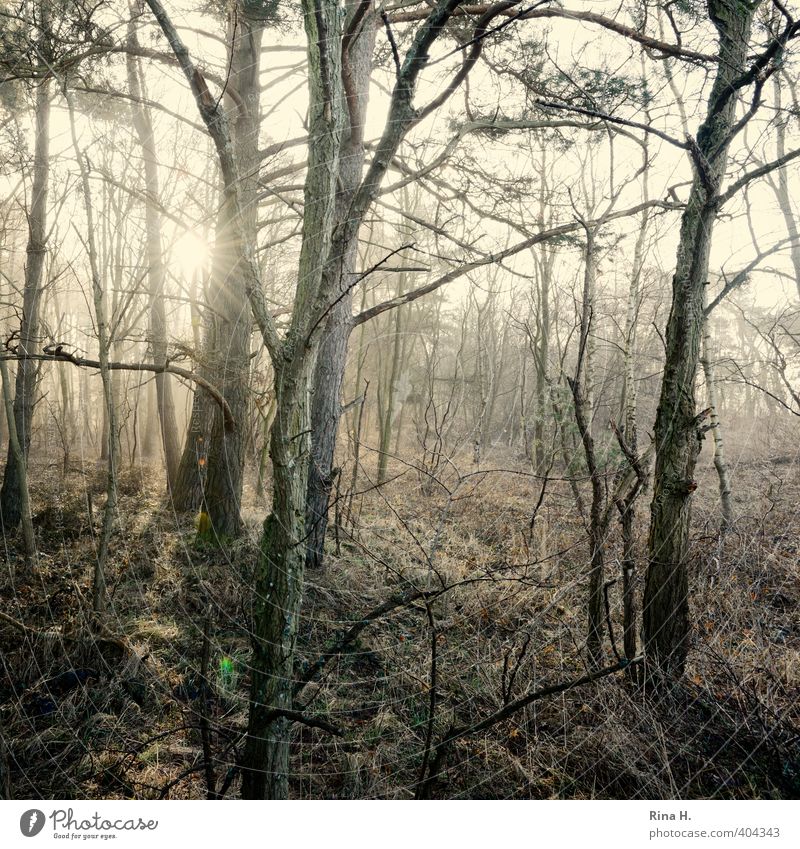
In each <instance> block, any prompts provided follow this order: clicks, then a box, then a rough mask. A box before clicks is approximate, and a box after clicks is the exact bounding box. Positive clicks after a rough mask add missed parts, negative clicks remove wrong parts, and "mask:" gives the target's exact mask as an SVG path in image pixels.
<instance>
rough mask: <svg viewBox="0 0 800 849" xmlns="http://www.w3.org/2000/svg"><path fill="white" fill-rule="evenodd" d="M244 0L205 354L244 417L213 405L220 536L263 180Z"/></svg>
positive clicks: (226, 510) (212, 504)
mask: <svg viewBox="0 0 800 849" xmlns="http://www.w3.org/2000/svg"><path fill="white" fill-rule="evenodd" d="M250 5H252V4H248V3H246V2H244V0H240V2H238V3H237V5H236V13H235V15H232V17H231V24H230V27H231V41H232V47H231V51H232V52H231V56H230V76H229V85H230V86H231V87H232V89H233V90H235V91H236V92H237V93H238V96H237V98H236V102H235V103H234V102H233V99H232V98H231V97H227V98H226V100H227V106H228V108H229V109H230V111H231V136H232V141H233V150H234V156H235V161H236V165H237V169H238V204H239V209H238V215H237V211H236V210H235V209H234V205H233V204H232V203H230V202H225V203H223V207H222V209H221V210H220V215H219V219H218V222H217V233H216V239H215V245H214V259H213V264H212V265H213V267H212V283H211V285H212V294H211V298H210V303H209V307H210V311H211V316H210V319H209V322H210V325H211V335H210V338H209V339H208V340H207V343H208V344H207V347H206V357H207V359H208V361H209V365H210V367H211V370H212V372H213V380H214V383H215V384H216V385H217V387H218V388H219V389H220V390H221V392H222V394H223V396H224V397H225V400H226V401H227V402H228V405H229V406H230V408H231V412H232V413H233V417H234V419H235V420H236V421H237V422H238V423H239V425H238V426H237V427H236V428H235V430H233V431H226V429H225V426H224V421H223V417H222V415H221V414H220V412H219V410H218V409H214V410H213V411H212V413H211V415H212V421H211V429H210V434H209V438H208V443H207V463H208V466H207V469H208V471H207V477H206V480H205V492H204V507H205V510H206V512H207V513H208V515H209V518H210V520H211V526H212V527H213V529H214V533H215V535H216V536H217V538H218V539H224V538H226V537H232V536H236V535H237V534H238V533H239V532H240V530H241V517H240V508H241V500H242V484H243V479H244V463H245V456H246V453H247V452H246V449H247V445H246V442H247V432H248V429H247V425H246V422H247V420H248V413H249V379H250V338H251V322H252V318H251V310H250V305H249V301H248V297H247V291H246V285H247V284H246V280H247V274H248V269H247V268H245V264H244V262H243V261H242V251H241V243H240V240H243V241H244V242H247V243H249V244H255V238H256V222H257V212H258V208H257V199H256V195H257V192H256V189H257V186H258V166H259V163H260V159H259V155H258V135H259V128H260V124H261V109H260V91H261V87H260V80H259V74H260V68H261V62H260V57H261V40H262V37H263V33H264V22H263V20H260V19H259V18H257V17H254V16H251V14H250V12H251V11H252V10H251V9H250Z"/></svg>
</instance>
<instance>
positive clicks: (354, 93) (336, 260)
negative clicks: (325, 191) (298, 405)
mask: <svg viewBox="0 0 800 849" xmlns="http://www.w3.org/2000/svg"><path fill="white" fill-rule="evenodd" d="M348 6H349V8H350V14H351V15H352V14H353V10H354V9H355V8H356V7H357V6H358V3H354V2H350V3H349V4H348ZM375 21H376V17H375V14H374V13H373V12H367V13H366V15H365V18H364V21H363V24H362V29H361V34H360V35H359V36H358V37H357V39H356V40H355V41H354V42H353V43H352V45H351V46H350V49H349V60H348V64H349V67H350V74H349V77H350V81H349V87H350V92H351V98H350V100H351V102H350V109H349V113H350V126H349V128H348V131H347V132H348V134H347V136H346V138H345V140H344V141H343V143H342V151H341V155H340V158H339V179H338V187H339V193H338V196H337V202H336V218H337V222H336V225H337V229H336V233H337V234H338V235H335V236H334V242H333V245H332V247H331V256H330V259H329V261H328V263H327V265H326V268H325V276H324V282H323V286H324V288H325V289H326V290H327V291H329V292H331V293H332V295H333V297H332V301H335V303H334V304H333V307H332V308H331V310H330V312H329V313H328V316H327V319H326V325H325V330H324V334H323V339H322V343H321V348H320V353H319V357H318V358H317V366H316V371H315V374H314V384H313V393H312V397H313V402H312V411H311V430H312V434H313V436H312V462H311V465H310V467H309V473H308V500H307V505H308V506H307V522H308V528H307V532H308V556H307V559H306V565H307V566H308V567H309V568H318V567H320V566H321V565H322V561H323V558H324V553H325V535H326V533H327V529H328V503H329V500H330V493H331V487H332V486H333V482H334V479H335V476H336V474H338V471H337V470H336V469H335V468H334V453H335V450H336V436H337V433H338V430H339V419H340V417H341V394H342V382H343V380H344V372H345V367H346V365H347V345H348V342H349V340H350V333H351V331H352V329H353V288H354V285H355V283H356V263H357V260H358V227H352V228H349V227H346V226H345V224H346V220H345V219H346V218H347V216H348V215H349V214H350V207H351V202H352V200H353V195H354V193H355V191H356V189H357V188H358V186H359V184H360V183H361V175H362V171H363V168H364V139H363V136H364V118H365V115H366V110H367V100H368V96H369V81H370V75H371V72H372V50H373V46H374V43H375Z"/></svg>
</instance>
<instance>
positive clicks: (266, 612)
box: [242, 361, 312, 799]
mask: <svg viewBox="0 0 800 849" xmlns="http://www.w3.org/2000/svg"><path fill="white" fill-rule="evenodd" d="M311 364H312V363H311V362H308V361H307V362H305V363H304V364H303V366H302V368H301V369H300V371H299V372H295V371H294V370H292V369H291V368H287V371H286V373H279V374H276V375H275V388H276V400H277V415H276V417H275V421H274V422H273V425H272V432H271V436H270V455H271V458H272V512H271V513H270V515H269V516H268V517H267V519H266V521H265V522H264V532H263V535H262V538H261V552H260V556H259V562H258V567H257V572H256V579H255V589H256V602H255V609H254V612H253V623H254V624H253V632H254V633H253V660H252V673H251V674H252V681H251V688H250V699H251V706H250V716H249V723H248V733H247V744H246V748H245V753H244V764H245V771H244V772H243V778H242V796H243V797H244V798H245V799H285V798H287V796H288V793H289V732H290V723H289V720H288V719H287V718H286V717H285V716H280V715H277V714H276V712H279V711H281V710H291V707H292V700H293V692H292V687H293V679H294V675H293V670H294V647H295V639H296V636H297V624H298V617H299V612H300V602H301V600H302V594H303V572H304V564H305V556H306V554H305V546H304V545H303V540H304V538H305V527H306V521H305V509H306V484H307V479H308V478H307V470H308V466H309V451H310V447H311V445H310V438H309V436H310V434H309V431H310V424H311V414H310V413H311V411H310V409H309V397H308V396H309V384H310V368H309V367H310V366H311ZM304 472H305V474H304Z"/></svg>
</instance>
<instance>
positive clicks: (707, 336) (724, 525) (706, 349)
mask: <svg viewBox="0 0 800 849" xmlns="http://www.w3.org/2000/svg"><path fill="white" fill-rule="evenodd" d="M710 321H711V319H710V318H709V317H706V319H705V321H704V323H703V348H702V365H703V374H704V375H705V379H706V398H707V399H708V409H709V410H710V413H709V424H710V425H711V433H712V434H713V436H714V468H715V469H716V470H717V477H718V478H719V500H720V509H721V511H722V520H721V522H720V533H722V534H724V533H725V531H727V530H728V528H729V527H730V525H731V522H732V521H733V504H732V503H731V481H730V475H729V474H728V463H727V461H726V459H725V443H724V441H723V438H722V427H721V424H720V420H719V413H718V411H717V377H716V374H715V370H714V361H713V360H712V359H711V330H710V326H709V325H710Z"/></svg>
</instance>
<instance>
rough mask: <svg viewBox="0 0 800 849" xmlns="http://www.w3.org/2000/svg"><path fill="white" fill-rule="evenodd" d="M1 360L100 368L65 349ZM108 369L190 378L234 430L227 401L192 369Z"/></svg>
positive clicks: (121, 366) (118, 366)
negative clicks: (212, 401)
mask: <svg viewBox="0 0 800 849" xmlns="http://www.w3.org/2000/svg"><path fill="white" fill-rule="evenodd" d="M0 359H3V360H39V361H42V362H56V363H72V365H74V366H77V367H78V368H96V369H99V368H100V362H99V361H98V360H88V359H86V358H85V357H78V356H76V355H75V354H70V353H68V352H66V351H61V352H60V353H56V352H55V351H54V352H53V353H50V352H48V351H47V349H45V353H44V354H5V355H3V356H1V357H0ZM106 367H107V368H108V369H109V370H110V371H149V372H152V373H153V374H164V373H168V374H174V375H176V376H177V377H182V378H184V379H185V380H190V381H192V382H193V383H196V384H197V385H198V386H200V387H202V388H203V389H205V391H206V392H208V394H209V395H210V396H211V397H212V398H213V399H214V401H215V402H216V403H217V404H218V405H219V408H220V410H221V411H222V418H223V421H224V425H225V430H226V432H228V433H231V432H232V431H234V430H236V420H235V419H234V417H233V413H232V412H231V408H230V407H229V406H228V402H227V401H226V400H225V398H224V397H223V395H222V393H221V392H220V391H219V389H217V387H216V386H214V384H213V383H209V382H208V381H207V380H206V379H205V378H204V377H201V376H200V375H199V374H195V373H194V372H193V371H189V370H188V369H185V368H180V366H175V365H172V364H171V363H169V362H167V363H164V364H163V365H157V364H156V363H116V362H112V363H108V365H107V366H106Z"/></svg>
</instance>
